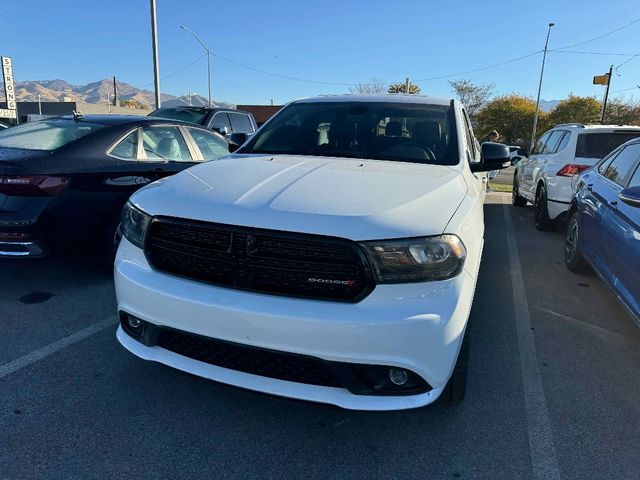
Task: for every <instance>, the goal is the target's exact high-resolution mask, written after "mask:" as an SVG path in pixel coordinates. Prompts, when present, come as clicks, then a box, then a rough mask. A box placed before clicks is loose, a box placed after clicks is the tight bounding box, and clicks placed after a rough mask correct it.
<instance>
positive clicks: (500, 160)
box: [470, 142, 511, 172]
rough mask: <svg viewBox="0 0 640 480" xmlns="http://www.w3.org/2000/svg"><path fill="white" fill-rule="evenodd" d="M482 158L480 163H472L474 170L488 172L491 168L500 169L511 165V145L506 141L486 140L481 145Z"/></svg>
mask: <svg viewBox="0 0 640 480" xmlns="http://www.w3.org/2000/svg"><path fill="white" fill-rule="evenodd" d="M481 149H482V160H481V161H480V162H479V163H472V164H470V166H471V171H472V172H488V171H490V170H500V169H503V168H507V167H509V166H510V165H511V158H509V147H507V146H506V145H505V144H504V143H494V142H485V143H483V144H482V146H481Z"/></svg>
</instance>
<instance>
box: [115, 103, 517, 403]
mask: <svg viewBox="0 0 640 480" xmlns="http://www.w3.org/2000/svg"><path fill="white" fill-rule="evenodd" d="M231 144H232V145H234V143H233V142H232V143H231ZM481 155H482V157H481ZM508 165H509V150H508V148H507V146H506V145H502V144H497V143H485V144H483V145H482V147H481V150H479V149H478V146H477V142H476V141H475V139H474V137H473V132H472V131H471V125H470V123H469V119H468V117H467V115H466V113H465V111H464V109H463V108H462V106H461V105H460V104H459V103H457V102H456V101H454V100H447V99H437V98H430V97H420V96H417V95H377V96H358V95H346V96H331V97H319V98H313V99H306V100H300V101H296V102H293V103H291V104H289V105H288V106H287V107H285V108H284V109H283V110H281V111H280V112H279V113H278V114H277V115H276V116H275V117H274V118H272V119H271V120H270V121H269V122H268V123H267V124H265V125H264V126H263V127H262V128H261V129H260V130H259V131H258V132H256V133H255V134H254V135H253V136H252V138H251V140H249V141H248V142H247V143H245V144H244V145H243V146H242V147H241V148H240V149H239V150H238V151H237V154H236V155H234V156H233V157H230V158H227V159H222V160H218V161H214V162H209V163H207V164H203V165H200V166H197V167H196V168H191V169H188V170H185V171H183V172H182V173H179V174H178V175H175V176H173V177H171V178H168V179H166V180H161V181H160V182H157V183H154V184H151V185H149V186H147V187H145V188H143V189H141V190H139V191H138V192H136V194H135V195H133V196H132V197H131V200H130V202H129V203H128V205H127V206H126V207H125V211H124V213H123V218H122V229H123V233H124V238H123V239H122V242H121V243H120V247H119V250H118V254H117V258H116V263H115V287H116V294H117V298H118V310H119V314H120V326H119V328H118V332H117V338H118V340H119V341H120V342H121V343H122V345H124V347H125V348H127V349H128V350H130V351H131V352H132V353H134V354H135V355H137V356H139V357H141V358H144V359H147V360H153V361H156V362H160V363H163V364H166V365H169V366H172V367H174V368H178V369H180V370H184V371H187V372H190V373H192V374H195V375H199V376H202V377H206V378H209V379H213V380H216V381H220V382H224V383H227V384H231V385H236V386H240V387H244V388H248V389H252V390H257V391H260V392H266V393H271V394H276V395H282V396H286V397H292V398H298V399H305V400H313V401H317V402H324V403H330V404H334V405H338V406H341V407H344V408H352V409H365V410H392V409H405V408H413V407H419V406H422V405H426V404H428V403H431V402H433V401H434V400H435V399H437V398H438V397H441V396H442V397H443V398H444V399H445V400H447V401H451V402H455V401H457V400H460V399H462V397H463V396H464V392H465V381H466V372H467V352H468V340H466V339H467V338H468V336H467V335H465V332H466V331H467V324H468V319H469V314H470V312H471V304H472V301H473V295H474V291H475V287H476V280H477V278H478V269H479V266H480V258H481V255H482V247H483V239H484V220H483V198H484V192H485V186H484V183H483V181H482V179H481V178H477V177H476V176H475V175H474V173H473V172H484V171H488V170H494V169H496V168H502V167H505V166H508Z"/></svg>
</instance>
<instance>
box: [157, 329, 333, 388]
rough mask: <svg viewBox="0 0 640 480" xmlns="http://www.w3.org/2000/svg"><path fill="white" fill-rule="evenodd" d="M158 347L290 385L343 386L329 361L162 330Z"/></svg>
mask: <svg viewBox="0 0 640 480" xmlns="http://www.w3.org/2000/svg"><path fill="white" fill-rule="evenodd" d="M157 345H158V346H160V347H162V348H165V349H167V350H171V351H172V352H175V353H177V354H179V355H183V356H185V357H189V358H193V359H194V360H199V361H201V362H205V363H209V364H211V365H216V366H218V367H222V368H228V369H231V370H237V371H240V372H245V373H251V374H253V375H260V376H263V377H269V378H275V379H278V380H287V381H289V382H297V383H306V384H309V385H320V386H324V387H340V386H341V385H340V384H339V383H338V382H337V381H336V380H335V378H334V376H333V374H332V372H331V371H330V370H329V368H328V366H327V364H326V362H323V361H322V360H319V359H317V358H313V357H307V356H304V355H296V354H291V353H285V352H277V351H274V350H266V349H263V348H254V347H250V346H246V345H240V344H237V343H231V342H224V341H222V340H217V339H213V338H205V337H201V336H198V335H193V334H189V333H186V332H181V331H177V330H168V329H165V330H162V331H161V332H160V334H159V336H158V340H157Z"/></svg>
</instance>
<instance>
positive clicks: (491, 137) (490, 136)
mask: <svg viewBox="0 0 640 480" xmlns="http://www.w3.org/2000/svg"><path fill="white" fill-rule="evenodd" d="M498 139H500V134H499V133H498V131H497V130H491V131H490V132H489V133H487V134H486V135H485V136H484V137H482V138H481V139H480V145H482V144H483V143H485V142H497V141H498ZM497 175H498V170H491V171H490V172H489V176H488V178H487V190H489V189H491V186H490V185H489V182H490V181H491V180H493V179H494V178H496V176H497Z"/></svg>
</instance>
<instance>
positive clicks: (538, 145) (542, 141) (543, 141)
mask: <svg viewBox="0 0 640 480" xmlns="http://www.w3.org/2000/svg"><path fill="white" fill-rule="evenodd" d="M551 133H553V132H547V133H545V134H544V135H542V136H541V137H540V138H539V139H538V141H537V142H536V144H535V145H534V147H533V151H532V152H531V153H532V154H535V153H542V150H543V149H544V146H545V144H546V143H547V140H548V139H549V136H550V135H551Z"/></svg>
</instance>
